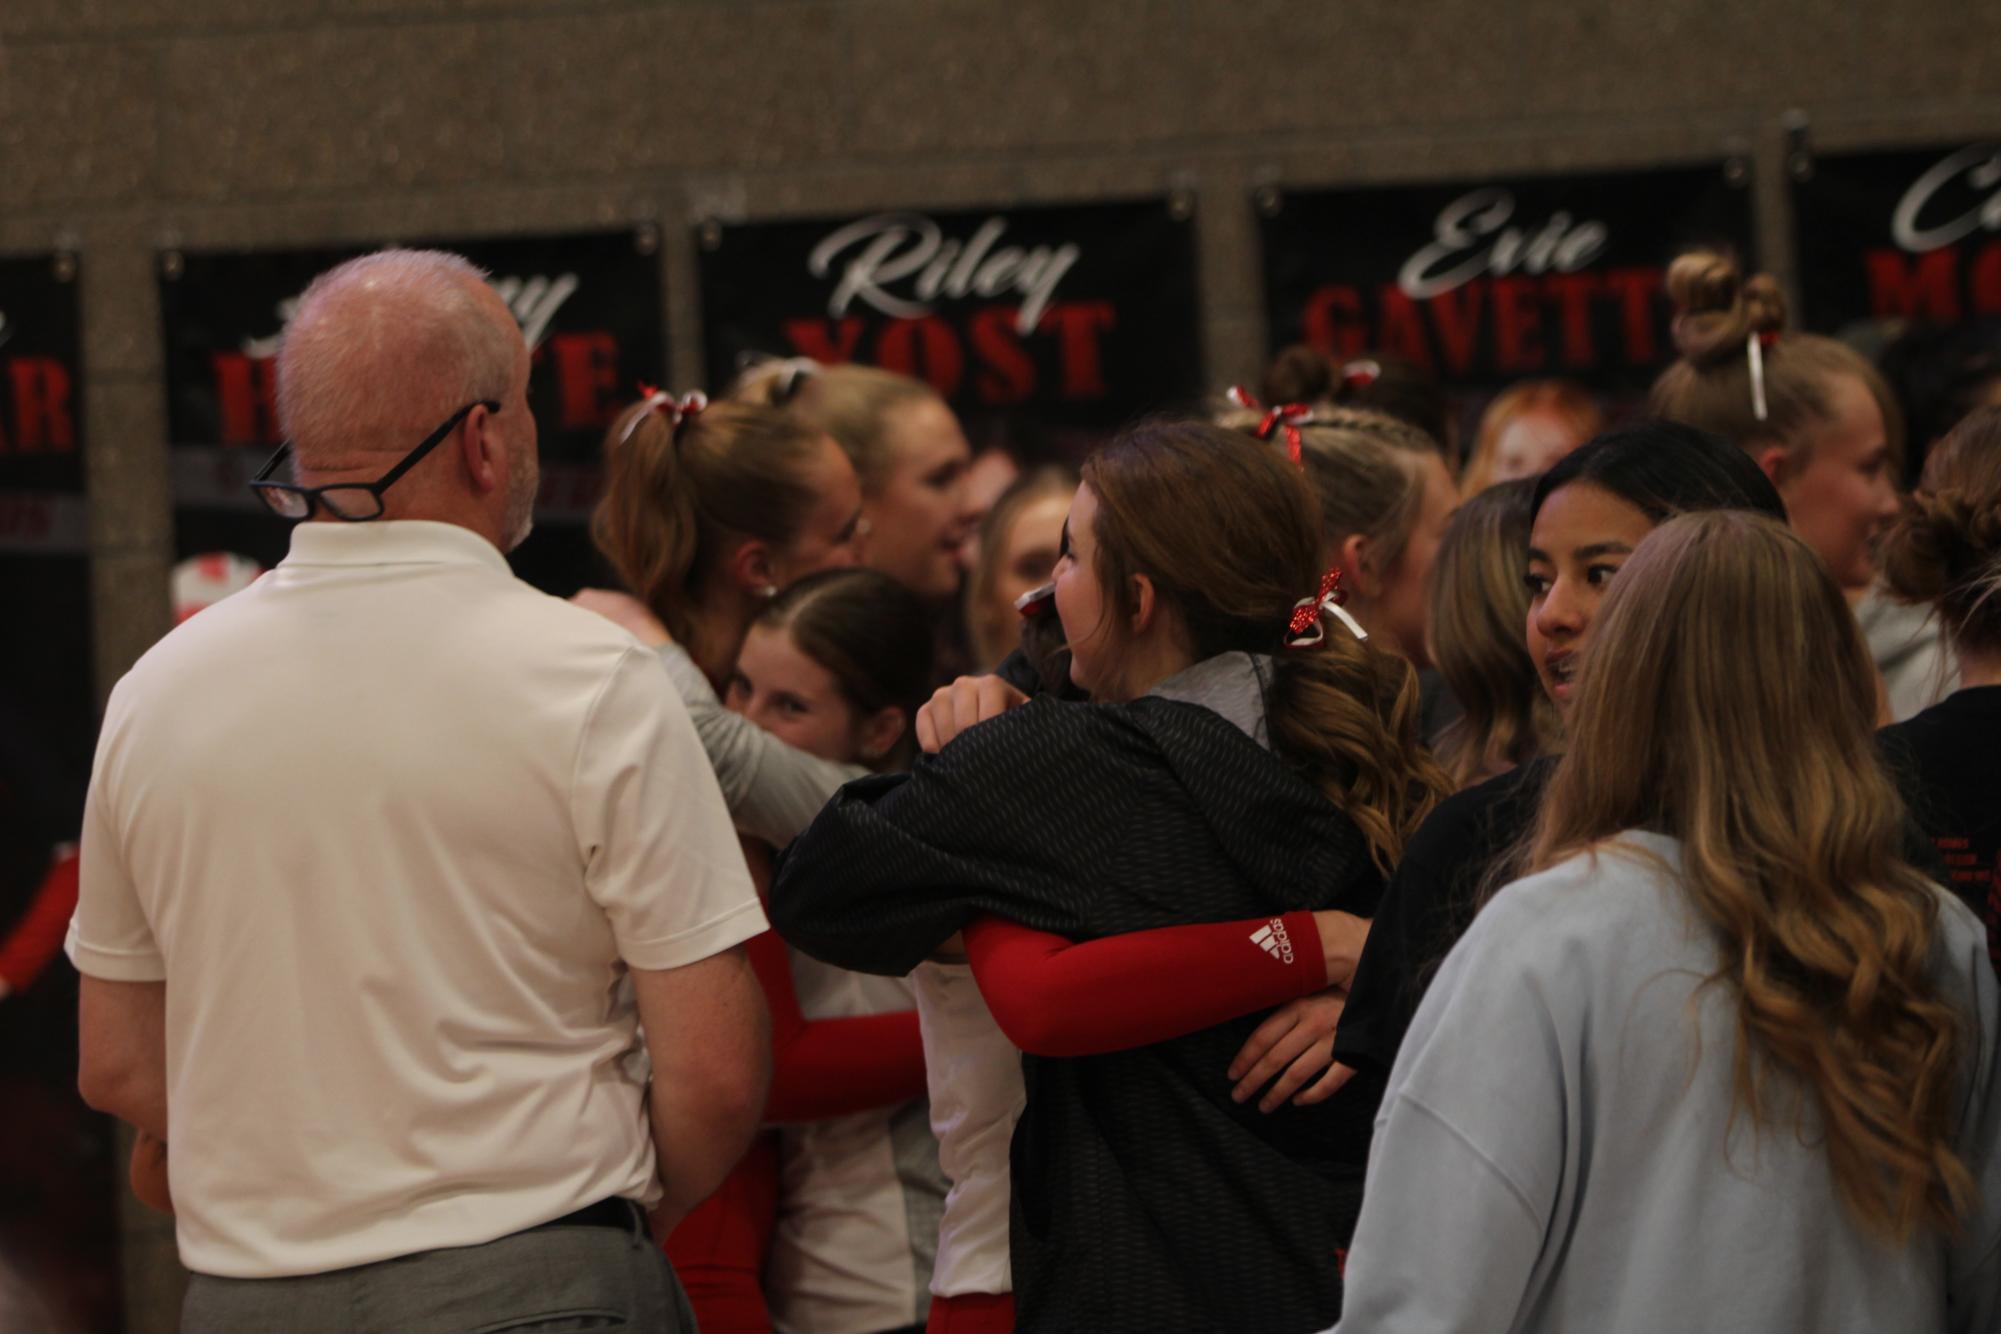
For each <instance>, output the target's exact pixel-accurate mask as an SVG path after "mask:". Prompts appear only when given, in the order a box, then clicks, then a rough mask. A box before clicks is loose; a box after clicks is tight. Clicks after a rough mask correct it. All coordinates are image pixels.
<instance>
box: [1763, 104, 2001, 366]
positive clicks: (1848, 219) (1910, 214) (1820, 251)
mask: <svg viewBox="0 0 2001 1334" xmlns="http://www.w3.org/2000/svg"><path fill="white" fill-rule="evenodd" d="M1792 204H1793V226H1794V228H1795V229H1796V231H1795V234H1796V236H1797V246H1798V251H1797V253H1798V255H1799V272H1800V296H1801V299H1802V301H1803V303H1804V305H1805V310H1804V311H1803V312H1802V316H1803V319H1804V323H1805V324H1806V325H1807V327H1809V328H1812V329H1817V330H1820V331H1822V332H1828V333H1832V332H1836V331H1838V330H1840V329H1842V328H1843V327H1845V326H1847V325H1850V324H1854V323H1857V322H1859V321H1873V320H1908V321H1910V322H1912V323H1914V324H1925V325H1951V324H1958V323H1959V322H1961V321H1962V320H1969V319H1973V318H1975V317H1976V316H1983V315H2001V145H1997V144H1994V143H1987V144H1972V145H1954V144H1947V145H1943V146H1940V147H1935V148H1916V149H1911V148H1902V149H1896V150H1893V151H1889V152H1871V153H1846V154H1840V155H1837V156H1831V157H1817V158H1815V159H1813V162H1812V171H1811V174H1810V175H1809V176H1808V178H1807V179H1806V180H1804V181H1800V180H1795V181H1794V182H1793V186H1792Z"/></svg>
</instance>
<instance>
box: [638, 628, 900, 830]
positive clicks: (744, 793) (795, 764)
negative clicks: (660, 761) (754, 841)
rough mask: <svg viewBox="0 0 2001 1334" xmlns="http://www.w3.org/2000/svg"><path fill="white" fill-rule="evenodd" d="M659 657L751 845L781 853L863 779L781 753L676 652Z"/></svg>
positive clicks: (668, 648) (786, 750)
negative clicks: (847, 786)
mask: <svg viewBox="0 0 2001 1334" xmlns="http://www.w3.org/2000/svg"><path fill="white" fill-rule="evenodd" d="M659 652H660V661H661V663H662V664H664V665H665V666H666V668H667V675H668V677H669V678H670V679H671V680H672V681H673V682H674V689H675V690H676V691H678V692H679V693H680V696H681V702H682V703H684V704H686V705H687V706H688V717H689V718H690V719H691V720H692V721H693V722H694V724H695V735H696V736H698V737H700V738H701V739H702V749H703V750H705V751H707V752H708V754H709V763H710V765H712V766H713V767H714V768H715V771H716V782H717V783H718V784H719V785H720V786H721V787H722V790H723V800H724V802H725V803H727V804H728V806H729V808H730V815H731V816H732V817H733V818H734V819H735V820H736V825H737V828H739V829H741V830H743V831H744V832H745V833H746V834H749V835H750V836H751V837H753V838H761V839H763V840H764V841H765V842H767V843H769V844H771V845H772V846H773V847H775V848H782V847H784V846H785V845H786V844H787V843H790V842H791V841H792V840H793V839H794V838H797V837H798V836H799V834H800V833H801V832H803V831H804V830H805V828H806V826H807V825H809V824H811V823H813V817H814V816H816V815H818V814H819V813H820V808H821V807H822V806H824V805H826V804H827V798H829V797H831V796H833V795H834V793H835V792H836V791H838V790H839V789H840V786H841V784H843V783H846V782H849V781H850V780H852V779H856V778H861V777H864V776H865V775H867V773H868V770H867V769H864V768H862V767H861V766H860V765H857V764H835V763H834V762H833V761H832V760H823V759H821V758H820V757H819V756H817V755H809V754H808V753H806V752H805V751H803V750H799V749H796V748H795V747H792V746H788V745H786V744H785V743H784V742H783V741H780V740H779V739H778V738H777V737H775V736H773V735H772V734H771V733H769V732H767V731H765V730H764V729H763V728H762V727H759V726H758V725H757V724H756V723H754V722H752V721H751V720H750V719H748V718H746V717H744V716H743V715H742V714H740V713H731V712H730V711H729V710H728V709H726V708H724V707H723V704H722V701H721V700H719V699H717V698H716V692H715V690H714V689H712V688H711V687H710V685H709V678H708V677H706V676H703V675H702V669H701V668H699V667H697V666H696V665H695V660H694V659H693V658H690V657H689V656H688V651H687V650H686V649H684V648H682V647H681V646H680V645H679V644H665V645H662V646H661V648H660V650H659Z"/></svg>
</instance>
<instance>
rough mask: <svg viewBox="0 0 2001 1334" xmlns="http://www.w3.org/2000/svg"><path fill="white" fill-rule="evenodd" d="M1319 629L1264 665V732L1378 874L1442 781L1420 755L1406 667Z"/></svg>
mask: <svg viewBox="0 0 2001 1334" xmlns="http://www.w3.org/2000/svg"><path fill="white" fill-rule="evenodd" d="M1325 631H1326V637H1325V638H1324V639H1322V640H1321V642H1320V643H1319V644H1317V645H1314V646H1313V647H1312V648H1304V649H1302V648H1284V649H1281V650H1280V651H1279V652H1278V654H1277V655H1276V656H1275V658H1274V659H1273V663H1272V683H1271V690H1270V691H1269V693H1268V694H1267V696H1266V700H1265V720H1266V727H1267V728H1268V729H1269V731H1270V735H1271V746H1272V749H1273V750H1274V751H1275V752H1277V753H1278V754H1279V755H1280V756H1282V757H1284V758H1285V759H1286V760H1288V761H1290V762H1291V763H1292V764H1293V765H1294V766H1295V767H1296V768H1297V769H1298V770H1299V771H1300V773H1301V774H1302V775H1303V776H1305V777H1306V779H1307V780H1308V781H1310V782H1311V783H1312V784H1313V785H1314V786H1315V787H1317V788H1319V789H1320V791H1321V793H1322V794H1323V795H1324V796H1325V797H1326V798H1327V800H1329V801H1330V802H1332V803H1333V804H1334V805H1335V806H1337V807H1339V808H1340V809H1341V810H1342V811H1344V812H1346V813H1347V816H1348V818H1349V819H1351V820H1353V821H1354V822H1355V824H1356V827H1358V828H1359V829H1360V830H1361V831H1362V836H1363V837H1364V838H1366V839H1367V840H1368V842H1369V854H1370V856H1371V857H1372V858H1373V859H1374V860H1375V863H1376V867H1377V869H1378V870H1380V871H1382V873H1383V874H1384V875H1388V874H1389V873H1390V872H1391V871H1393V870H1395V869H1396V864H1397V863H1398V862H1399V861H1401V860H1402V859H1403V850H1404V847H1405V846H1406V845H1407V844H1408V843H1409V842H1410V839H1411V835H1413V834H1415V833H1416V832H1417V827H1418V826H1419V825H1420V824H1422V823H1424V817H1425V816H1427V815H1429V814H1431V808H1432V807H1433V806H1436V805H1437V804H1438V802H1439V800H1440V799H1441V798H1443V797H1445V796H1446V795H1448V794H1449V793H1450V792H1451V791H1452V780H1451V779H1450V777H1448V776H1447V775H1446V773H1445V770H1444V769H1443V768H1441V767H1440V766H1439V764H1438V762H1437V761H1436V760H1435V759H1433V758H1432V756H1431V753H1430V752H1429V751H1428V750H1426V749H1425V748H1424V740H1423V736H1422V732H1421V729H1420V726H1419V724H1420V722H1421V716H1422V712H1423V708H1422V704H1421V703H1420V701H1419V699H1418V690H1417V673H1416V672H1414V671H1412V670H1411V666H1410V663H1409V661H1408V660H1406V659H1405V658H1404V657H1403V656H1402V655H1401V654H1396V653H1391V652H1388V651H1387V650H1385V649H1380V648H1377V647H1376V646H1375V644H1374V643H1373V642H1365V641H1363V640H1360V639H1357V638H1356V637H1355V636H1354V634H1353V633H1351V632H1350V631H1349V630H1348V629H1347V627H1346V626H1343V625H1337V624H1329V625H1327V626H1326V627H1325Z"/></svg>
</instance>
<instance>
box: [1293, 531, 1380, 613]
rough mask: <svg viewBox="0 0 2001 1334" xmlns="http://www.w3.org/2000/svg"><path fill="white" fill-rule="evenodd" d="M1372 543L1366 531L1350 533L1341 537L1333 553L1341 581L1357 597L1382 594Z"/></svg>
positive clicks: (1371, 596) (1370, 596)
mask: <svg viewBox="0 0 2001 1334" xmlns="http://www.w3.org/2000/svg"><path fill="white" fill-rule="evenodd" d="M1373 545H1374V544H1373V543H1371V542H1370V541H1369V538H1368V535H1367V534H1366V533H1350V534H1348V536H1347V537H1346V538H1344V539H1342V542H1341V546H1340V548H1339V550H1337V551H1336V552H1335V554H1334V560H1335V568H1337V569H1339V570H1340V571H1341V582H1342V583H1343V584H1345V585H1347V586H1348V587H1349V588H1351V589H1353V590H1354V591H1355V595H1356V596H1357V597H1365V598H1373V597H1380V596H1381V595H1382V591H1383V581H1382V579H1381V578H1380V577H1379V575H1378V574H1377V571H1376V567H1375V560H1374V556H1375V552H1374V550H1373V549H1372V548H1373ZM1309 591H1310V590H1309Z"/></svg>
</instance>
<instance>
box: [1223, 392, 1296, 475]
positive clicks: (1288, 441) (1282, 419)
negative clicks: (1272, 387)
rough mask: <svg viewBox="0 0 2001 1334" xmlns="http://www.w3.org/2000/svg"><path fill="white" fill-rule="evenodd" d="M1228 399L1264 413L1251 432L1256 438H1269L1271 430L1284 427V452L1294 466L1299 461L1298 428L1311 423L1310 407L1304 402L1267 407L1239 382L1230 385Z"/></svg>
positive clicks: (1253, 410) (1238, 404) (1242, 406)
mask: <svg viewBox="0 0 2001 1334" xmlns="http://www.w3.org/2000/svg"><path fill="white" fill-rule="evenodd" d="M1229 399H1230V401H1231V402H1232V403H1234V404H1236V405H1237V406H1238V407H1240V408H1248V409H1250V410H1251V411H1252V412H1263V413H1264V417H1263V419H1262V420H1260V421H1259V422H1258V425H1257V429H1256V430H1255V431H1253V432H1252V434H1253V435H1255V436H1257V438H1258V439H1260V440H1269V439H1271V436H1272V432H1273V431H1276V430H1278V429H1280V428H1281V427H1282V428H1284V430H1285V452H1286V454H1287V455H1288V456H1290V457H1291V459H1292V461H1293V464H1294V465H1295V466H1298V465H1299V464H1300V463H1301V458H1300V446H1301V441H1300V436H1299V428H1300V427H1302V426H1306V425H1310V424H1311V423H1312V421H1313V409H1312V408H1309V407H1307V406H1306V404H1304V403H1281V404H1280V405H1279V406H1277V407H1275V408H1269V409H1267V408H1266V407H1265V405H1264V404H1262V403H1260V402H1258V401H1257V400H1256V399H1255V398H1253V397H1251V392H1250V390H1248V389H1246V388H1244V387H1243V386H1242V385H1240V384H1233V385H1231V386H1230V392H1229Z"/></svg>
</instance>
